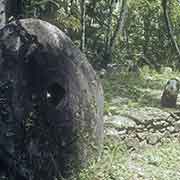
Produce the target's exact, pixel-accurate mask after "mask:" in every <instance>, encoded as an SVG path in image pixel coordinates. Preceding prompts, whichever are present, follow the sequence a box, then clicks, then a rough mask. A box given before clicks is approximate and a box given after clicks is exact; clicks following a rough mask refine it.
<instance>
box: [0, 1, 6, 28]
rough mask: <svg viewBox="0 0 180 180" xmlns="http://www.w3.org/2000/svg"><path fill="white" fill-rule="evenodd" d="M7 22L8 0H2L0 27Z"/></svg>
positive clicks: (0, 3)
mask: <svg viewBox="0 0 180 180" xmlns="http://www.w3.org/2000/svg"><path fill="white" fill-rule="evenodd" d="M5 24H6V0H0V29H1V28H3V27H4V26H5Z"/></svg>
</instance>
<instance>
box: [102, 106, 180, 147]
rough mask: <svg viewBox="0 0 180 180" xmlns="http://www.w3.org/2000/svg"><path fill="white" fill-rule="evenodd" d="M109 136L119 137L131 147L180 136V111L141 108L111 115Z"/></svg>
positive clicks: (106, 124) (161, 141)
mask: <svg viewBox="0 0 180 180" xmlns="http://www.w3.org/2000/svg"><path fill="white" fill-rule="evenodd" d="M105 129H106V134H107V136H111V137H115V138H117V137H118V138H119V139H120V140H123V141H125V142H126V144H127V146H128V147H129V148H138V147H140V146H141V145H148V144H149V145H156V144H160V143H163V142H165V141H168V139H171V138H174V137H180V112H173V113H168V112H164V111H162V110H160V109H157V108H141V109H134V110H132V111H129V112H128V113H126V114H125V115H116V116H112V117H109V118H108V119H107V120H106V122H105Z"/></svg>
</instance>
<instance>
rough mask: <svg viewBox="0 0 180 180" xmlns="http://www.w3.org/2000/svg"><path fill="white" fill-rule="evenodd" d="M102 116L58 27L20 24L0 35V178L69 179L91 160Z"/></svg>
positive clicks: (89, 80)
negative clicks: (61, 177)
mask: <svg viewBox="0 0 180 180" xmlns="http://www.w3.org/2000/svg"><path fill="white" fill-rule="evenodd" d="M102 115H103V93H102V87H101V84H100V82H99V80H98V79H97V77H96V74H95V72H94V71H93V69H92V67H91V66H90V65H89V63H88V62H87V61H86V58H85V57H84V55H83V54H81V52H80V51H79V50H78V49H77V48H75V47H74V46H73V45H72V42H71V41H70V39H69V38H68V37H67V36H65V34H64V33H62V32H61V31H60V30H59V29H58V28H56V27H55V26H52V25H50V24H49V23H47V22H44V21H41V20H34V19H26V20H21V21H16V22H12V23H10V24H8V25H6V26H5V27H4V28H3V29H2V30H1V31H0V166H2V167H0V170H1V172H2V173H1V174H2V175H1V176H5V177H7V179H9V178H12V179H18V180H20V179H28V180H30V179H32V180H54V179H56V178H58V177H60V176H61V175H63V176H64V177H69V175H70V174H74V172H75V171H76V170H77V169H78V168H79V167H82V166H85V165H86V164H87V162H88V160H90V159H91V158H92V157H95V156H97V155H99V152H100V150H101V146H102V141H103V121H102ZM10 176H12V177H10ZM67 179H68V178H67Z"/></svg>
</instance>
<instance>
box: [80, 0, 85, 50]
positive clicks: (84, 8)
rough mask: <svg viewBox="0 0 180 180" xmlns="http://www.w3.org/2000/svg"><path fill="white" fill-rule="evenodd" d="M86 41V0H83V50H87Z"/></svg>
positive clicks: (81, 46)
mask: <svg viewBox="0 0 180 180" xmlns="http://www.w3.org/2000/svg"><path fill="white" fill-rule="evenodd" d="M85 41H86V0H81V45H80V49H81V51H82V52H84V51H85Z"/></svg>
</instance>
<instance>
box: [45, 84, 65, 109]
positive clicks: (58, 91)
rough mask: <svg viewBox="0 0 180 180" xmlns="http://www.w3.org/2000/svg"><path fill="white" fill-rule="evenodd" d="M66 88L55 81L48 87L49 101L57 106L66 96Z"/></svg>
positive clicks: (47, 96) (47, 95)
mask: <svg viewBox="0 0 180 180" xmlns="http://www.w3.org/2000/svg"><path fill="white" fill-rule="evenodd" d="M65 93H66V91H65V89H64V88H63V87H62V86H60V85H59V84H58V83H53V84H51V85H50V86H48V88H47V92H46V98H47V100H48V103H50V104H52V105H54V106H57V105H58V104H59V103H60V101H61V100H62V99H63V98H64V96H65Z"/></svg>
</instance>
